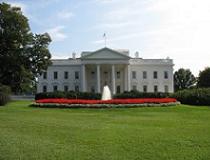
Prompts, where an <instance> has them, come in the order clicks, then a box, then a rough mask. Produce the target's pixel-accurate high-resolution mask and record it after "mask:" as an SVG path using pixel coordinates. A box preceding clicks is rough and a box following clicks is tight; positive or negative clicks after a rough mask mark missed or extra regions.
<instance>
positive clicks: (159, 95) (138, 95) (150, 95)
mask: <svg viewBox="0 0 210 160" xmlns="http://www.w3.org/2000/svg"><path fill="white" fill-rule="evenodd" d="M168 96H169V93H162V92H157V93H144V92H139V91H134V90H132V91H130V92H127V91H126V92H124V93H119V94H116V95H114V97H113V98H122V99H124V98H166V97H168Z"/></svg>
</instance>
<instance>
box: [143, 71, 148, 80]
mask: <svg viewBox="0 0 210 160" xmlns="http://www.w3.org/2000/svg"><path fill="white" fill-rule="evenodd" d="M143 79H147V72H146V71H143Z"/></svg>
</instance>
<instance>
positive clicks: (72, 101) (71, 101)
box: [36, 98, 177, 104]
mask: <svg viewBox="0 0 210 160" xmlns="http://www.w3.org/2000/svg"><path fill="white" fill-rule="evenodd" d="M170 102H177V100H176V99H174V98H138V99H111V100H84V99H63V98H57V99H41V100H36V103H59V104H143V103H157V104H159V103H170Z"/></svg>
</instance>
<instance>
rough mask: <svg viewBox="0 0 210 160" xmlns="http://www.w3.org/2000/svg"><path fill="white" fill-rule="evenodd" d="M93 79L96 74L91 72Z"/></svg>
mask: <svg viewBox="0 0 210 160" xmlns="http://www.w3.org/2000/svg"><path fill="white" fill-rule="evenodd" d="M91 77H92V79H94V78H95V72H94V71H92V72H91Z"/></svg>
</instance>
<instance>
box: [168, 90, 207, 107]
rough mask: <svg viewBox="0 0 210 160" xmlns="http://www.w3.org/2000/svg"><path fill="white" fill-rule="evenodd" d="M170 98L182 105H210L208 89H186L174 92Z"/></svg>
mask: <svg viewBox="0 0 210 160" xmlns="http://www.w3.org/2000/svg"><path fill="white" fill-rule="evenodd" d="M171 97H172V98H176V99H177V100H178V101H180V102H181V103H182V104H190V105H210V88H196V89H186V90H182V91H178V92H175V93H174V94H173V95H172V96H171Z"/></svg>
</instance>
